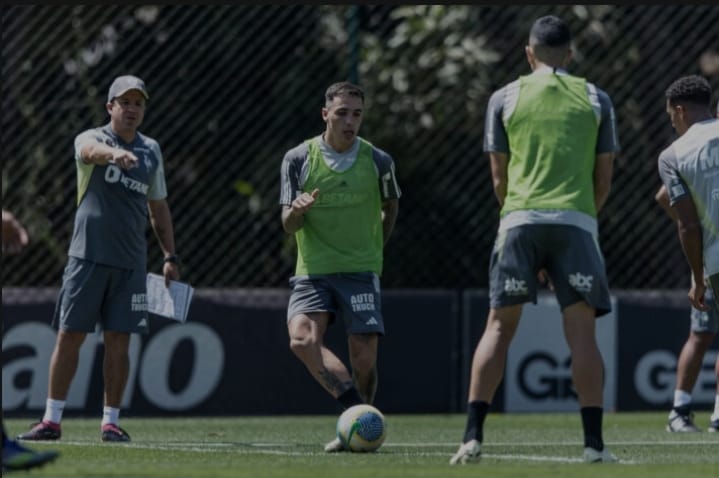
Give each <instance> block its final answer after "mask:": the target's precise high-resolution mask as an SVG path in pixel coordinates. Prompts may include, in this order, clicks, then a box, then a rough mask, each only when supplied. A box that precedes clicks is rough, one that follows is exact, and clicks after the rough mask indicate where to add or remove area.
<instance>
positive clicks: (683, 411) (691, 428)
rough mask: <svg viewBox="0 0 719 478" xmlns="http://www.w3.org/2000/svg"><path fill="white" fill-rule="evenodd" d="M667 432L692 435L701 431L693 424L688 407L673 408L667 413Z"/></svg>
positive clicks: (692, 416) (692, 415) (691, 414)
mask: <svg viewBox="0 0 719 478" xmlns="http://www.w3.org/2000/svg"><path fill="white" fill-rule="evenodd" d="M667 431H668V432H681V433H692V432H700V431H701V430H700V429H699V427H697V426H696V425H695V424H694V414H693V413H692V412H691V410H689V407H687V406H683V407H674V408H672V411H671V412H669V420H668V422H667Z"/></svg>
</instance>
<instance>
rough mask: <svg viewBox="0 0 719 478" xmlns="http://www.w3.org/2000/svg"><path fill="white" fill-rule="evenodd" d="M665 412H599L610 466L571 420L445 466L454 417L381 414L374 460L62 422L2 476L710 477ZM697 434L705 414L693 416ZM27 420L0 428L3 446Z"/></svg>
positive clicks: (507, 431) (542, 424)
mask: <svg viewBox="0 0 719 478" xmlns="http://www.w3.org/2000/svg"><path fill="white" fill-rule="evenodd" d="M666 415H667V414H666V413H665V412H660V413H608V414H606V415H605V432H604V439H605V442H606V443H607V446H608V447H609V448H610V449H611V450H612V451H613V452H614V454H616V455H617V456H618V457H619V458H620V460H621V463H619V464H612V465H603V464H599V465H596V464H593V465H587V464H584V463H582V462H581V459H580V458H581V453H582V442H581V431H580V419H579V415H578V414H575V413H561V414H490V416H489V417H488V419H487V423H486V426H485V443H484V446H483V458H482V462H481V463H479V464H473V465H465V466H457V467H450V466H449V465H448V462H449V458H450V456H451V455H452V454H453V453H454V451H455V450H456V449H457V446H458V445H459V440H460V438H461V435H462V432H463V430H464V416H463V415H387V417H386V418H387V426H388V432H387V439H386V441H385V443H384V445H383V446H382V448H380V449H379V451H377V452H376V453H369V454H349V453H340V454H326V453H324V452H323V451H322V447H323V445H324V443H325V442H327V441H329V440H330V439H331V438H333V433H334V426H335V420H336V417H332V416H277V417H229V418H218V417H212V418H202V417H193V418H152V419H147V418H132V417H127V416H125V417H124V418H122V419H121V425H122V427H123V428H125V429H126V430H127V431H128V432H129V433H130V434H131V436H132V438H133V441H132V442H131V443H128V444H108V443H102V442H101V441H100V439H99V417H98V418H92V419H77V418H67V419H65V420H64V421H63V438H62V441H60V442H55V443H33V444H32V446H33V447H34V448H37V449H56V450H59V451H60V457H59V458H58V460H57V461H55V462H54V463H51V464H49V465H47V466H45V467H44V468H41V469H39V470H34V471H31V472H16V473H14V474H13V476H27V477H31V476H47V477H58V478H61V477H68V478H70V477H71V478H90V477H93V478H94V477H142V478H159V477H167V478H170V477H172V478H185V477H188V478H189V477H192V478H195V477H196V478H206V477H207V478H209V477H223V478H224V477H227V478H229V477H245V476H247V477H293V478H304V477H306V478H315V477H372V478H385V477H389V478H391V477H442V478H444V477H455V476H457V477H459V476H472V477H477V476H483V477H493V478H494V477H531V478H549V477H551V478H559V477H577V476H581V477H582V478H595V477H605V476H617V477H621V478H637V477H642V478H644V477H646V478H649V477H651V478H663V477H667V478H669V477H672V478H693V477H696V478H699V477H701V478H714V477H719V433H694V434H684V435H679V434H670V433H667V432H666V431H664V425H665V423H666ZM696 421H697V424H698V425H700V426H701V427H702V428H704V427H706V425H707V424H708V421H709V412H702V413H697V416H696ZM29 424H30V420H24V419H23V420H20V419H7V418H6V419H5V427H6V429H7V430H8V432H9V434H10V435H11V436H14V435H16V434H17V433H19V432H21V431H25V430H26V429H27V427H28V425H29Z"/></svg>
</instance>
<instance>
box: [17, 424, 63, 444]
mask: <svg viewBox="0 0 719 478" xmlns="http://www.w3.org/2000/svg"><path fill="white" fill-rule="evenodd" d="M61 436H62V430H61V429H60V424H59V423H52V422H48V421H45V420H43V421H41V422H37V423H33V425H32V428H31V429H30V431H27V432H25V433H21V434H20V435H18V436H17V439H18V440H31V441H42V440H59V439H60V437H61Z"/></svg>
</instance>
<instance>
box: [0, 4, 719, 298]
mask: <svg viewBox="0 0 719 478" xmlns="http://www.w3.org/2000/svg"><path fill="white" fill-rule="evenodd" d="M546 14H556V15H559V16H561V17H562V18H564V19H566V20H567V21H568V22H569V24H570V26H571V29H572V31H573V34H574V45H573V47H574V49H575V56H574V61H573V63H572V65H571V67H570V70H571V72H572V73H574V74H577V75H581V76H585V77H586V78H587V79H588V80H589V81H592V82H594V83H595V84H596V85H597V86H599V87H600V88H602V89H604V90H605V91H606V92H607V93H608V94H609V95H610V96H611V98H612V100H613V102H614V106H615V109H616V115H617V121H618V125H619V137H620V142H621V145H622V152H621V154H620V155H619V157H618V159H617V161H616V167H615V172H614V183H613V189H612V193H611V196H610V198H609V201H608V204H607V206H606V208H605V209H604V211H602V213H601V217H600V242H601V246H602V249H603V251H604V254H605V257H606V260H607V269H608V273H609V279H610V285H611V287H612V288H614V289H657V288H660V289H661V288H671V289H675V288H682V289H683V288H685V287H687V285H688V278H689V275H688V268H687V267H686V265H685V260H684V257H683V255H682V253H681V249H680V246H679V242H678V239H677V237H676V231H675V229H674V227H673V226H672V224H671V223H670V221H669V219H668V218H667V217H665V215H664V213H663V211H662V210H661V209H660V207H659V206H658V205H657V204H656V203H655V202H654V193H655V192H656V190H657V189H658V188H659V186H660V179H659V175H658V173H657V168H656V160H657V156H658V154H659V153H660V151H661V150H662V149H663V148H664V147H666V146H667V145H668V144H669V143H670V142H671V141H672V140H673V139H674V132H673V130H672V128H671V125H670V123H669V119H668V117H667V115H666V113H665V111H664V90H665V89H666V87H667V86H668V85H669V83H671V82H672V81H673V80H675V79H676V78H678V77H679V76H683V75H687V74H701V75H704V76H705V77H706V78H708V79H709V81H710V83H711V84H712V87H713V89H714V90H715V94H714V95H715V97H714V102H713V104H716V98H717V95H718V94H719V29H718V28H717V25H718V24H719V7H717V6H710V5H706V6H700V5H687V6H678V5H676V6H619V5H617V6H614V5H553V6H548V5H545V6H542V5H531V6H530V5H505V6H469V5H441V6H440V5H433V6H430V5H422V6H417V5H391V6H384V5H383V6H380V5H361V6H351V5H329V6H302V5H282V6H280V5H266V6H250V5H236V6H206V5H202V6H200V5H162V6H156V5H124V6H119V5H93V6H90V5H78V6H29V5H28V6H3V7H2V43H1V48H2V94H1V95H0V96H1V97H2V125H1V127H0V134H1V135H2V141H1V142H0V145H1V148H2V201H3V207H6V208H9V209H11V210H12V211H14V212H15V214H16V215H17V216H18V218H19V219H20V220H21V221H22V222H23V223H24V224H26V225H27V227H28V229H29V231H30V235H31V237H32V244H31V246H30V247H29V249H28V250H27V252H26V253H24V254H22V255H20V256H16V257H3V259H2V260H3V285H4V286H22V287H26V286H58V285H59V284H60V281H61V276H62V268H63V267H64V264H65V260H66V252H67V247H68V243H69V240H70V237H71V234H72V227H73V215H74V212H75V207H76V204H75V198H76V180H75V175H76V172H75V166H74V163H73V139H74V137H75V135H76V134H78V133H79V132H81V131H83V130H84V129H87V128H92V127H96V126H99V125H102V124H104V123H106V122H107V121H108V116H107V113H106V111H105V107H104V104H105V98H106V95H107V89H108V87H109V85H110V83H111V82H112V79H113V78H114V77H115V76H117V75H121V74H126V73H131V74H135V75H138V76H140V77H141V78H143V79H144V80H145V82H146V84H147V86H148V89H149V92H150V97H151V99H150V102H149V105H148V110H147V114H146V118H145V122H144V124H143V126H142V127H141V130H142V131H143V132H144V133H146V134H148V135H150V136H152V137H154V138H156V139H157V140H158V141H159V143H160V145H161V147H162V151H163V154H164V157H165V164H166V176H167V181H168V188H169V198H168V200H169V204H170V207H171V209H172V212H173V215H174V221H175V232H176V243H177V249H178V252H179V254H180V255H181V257H182V260H183V263H184V267H183V278H184V279H186V280H188V281H189V282H190V283H192V284H193V285H195V286H196V287H286V284H287V279H288V277H289V276H290V275H291V274H292V271H293V267H294V261H295V256H294V243H293V239H292V238H291V237H289V236H287V235H286V234H285V233H284V232H283V230H282V228H281V225H280V219H279V217H280V208H279V206H278V197H279V180H280V164H281V161H282V157H283V155H284V153H285V151H286V150H287V149H289V148H291V147H293V146H295V145H296V144H298V143H300V142H301V141H303V140H304V139H306V138H308V137H311V136H313V135H316V134H318V133H320V132H321V131H322V130H323V127H324V123H323V122H322V119H321V116H320V109H321V107H322V105H323V101H324V99H323V95H324V91H325V88H326V87H327V86H328V85H329V84H330V83H333V82H335V81H341V80H351V81H355V82H358V83H359V84H361V86H362V87H364V88H365V90H366V92H367V104H366V107H367V109H366V117H365V120H364V123H363V126H362V129H361V130H360V135H361V136H363V137H365V138H367V139H369V140H370V141H372V142H373V143H374V144H376V145H377V146H378V147H380V148H382V149H384V150H386V151H387V152H389V153H390V154H391V155H392V156H393V157H394V159H395V162H396V169H397V175H398V180H399V184H400V187H401V188H402V191H403V193H404V195H403V197H402V199H401V200H400V213H399V218H398V222H397V226H396V229H395V232H394V235H393V237H392V239H391V241H390V242H389V244H388V246H387V249H386V259H385V273H384V276H383V287H384V288H396V287H412V288H467V287H474V288H477V287H478V288H483V287H486V286H487V280H488V278H487V269H488V261H489V255H490V249H491V245H492V242H493V239H494V232H495V229H496V226H497V214H498V206H497V203H496V200H495V198H494V195H493V192H492V187H491V181H490V171H489V164H488V160H487V158H486V156H485V155H484V154H483V153H482V134H483V123H484V114H485V109H486V106H487V101H488V99H489V95H490V94H491V93H492V91H493V90H495V89H497V88H499V87H501V86H503V85H504V84H505V83H507V82H510V81H512V80H514V79H516V77H517V76H518V75H521V74H527V73H528V72H529V66H528V65H527V62H526V60H525V54H524V46H525V44H526V42H527V32H528V30H529V27H530V26H531V23H532V22H533V21H534V20H535V19H536V18H537V17H538V16H541V15H546ZM150 234H151V233H150V231H149V230H148V238H149V244H150V267H151V268H152V269H154V270H159V269H160V267H161V251H160V250H159V247H158V246H157V244H156V240H155V239H154V237H152V236H151V235H150Z"/></svg>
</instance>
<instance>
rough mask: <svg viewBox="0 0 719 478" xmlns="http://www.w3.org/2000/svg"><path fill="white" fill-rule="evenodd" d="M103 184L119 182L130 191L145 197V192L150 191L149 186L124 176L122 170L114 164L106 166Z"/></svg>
mask: <svg viewBox="0 0 719 478" xmlns="http://www.w3.org/2000/svg"><path fill="white" fill-rule="evenodd" d="M105 182H106V183H109V184H114V183H117V182H119V183H120V184H122V185H123V186H125V188H127V189H129V190H130V191H135V192H138V193H140V194H143V195H145V196H147V191H148V190H149V189H150V186H149V185H147V184H145V183H143V182H141V181H138V180H137V179H132V178H131V177H129V176H126V175H125V174H124V173H123V172H122V170H121V169H120V168H119V167H117V166H115V165H114V164H109V165H108V166H107V169H106V170H105Z"/></svg>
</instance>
